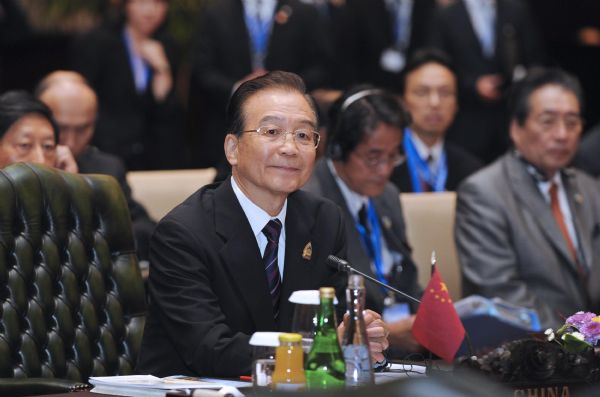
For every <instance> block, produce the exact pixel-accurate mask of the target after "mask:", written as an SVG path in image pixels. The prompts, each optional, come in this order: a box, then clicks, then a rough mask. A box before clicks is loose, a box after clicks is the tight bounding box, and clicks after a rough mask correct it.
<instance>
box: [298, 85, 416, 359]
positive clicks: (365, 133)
mask: <svg viewBox="0 0 600 397" xmlns="http://www.w3.org/2000/svg"><path fill="white" fill-rule="evenodd" d="M407 123H408V115H407V114H406V113H405V112H404V111H403V109H402V107H401V105H400V104H399V102H398V100H397V99H396V98H395V97H394V96H393V95H391V94H390V93H388V92H386V91H384V90H380V89H377V88H374V87H371V86H359V87H356V88H354V89H350V90H349V91H347V92H346V93H345V94H344V95H342V97H341V98H340V99H339V100H338V101H336V103H334V105H333V106H332V109H331V118H330V121H329V128H328V131H329V138H328V146H327V155H326V158H323V159H321V160H319V161H318V162H317V163H316V165H315V169H314V172H313V175H312V177H311V179H310V180H309V182H308V183H307V184H306V185H305V186H304V189H305V190H308V191H311V192H313V193H316V194H319V195H321V196H323V197H326V198H329V199H330V200H333V201H334V202H336V203H337V204H338V205H339V206H340V207H341V208H342V210H343V212H344V214H345V217H346V219H345V228H346V241H347V243H348V244H347V245H348V252H347V259H348V261H349V262H350V263H351V264H352V265H353V266H355V267H356V268H357V269H359V270H361V271H363V272H365V273H367V274H369V275H371V276H373V277H376V278H377V279H379V280H380V281H382V282H385V283H388V284H391V285H392V286H394V287H396V288H398V289H400V290H401V291H403V292H406V293H407V294H409V295H412V296H414V297H417V298H418V297H420V295H421V289H420V287H419V285H418V282H417V268H416V266H415V264H414V262H413V261H412V258H411V256H410V247H409V246H408V243H407V241H406V234H405V231H404V220H403V218H402V209H401V207H400V199H399V193H400V192H399V191H398V189H397V188H396V187H395V186H393V185H392V184H391V183H390V182H389V178H390V175H391V174H392V171H393V170H394V167H396V166H397V165H398V164H400V163H401V162H402V161H403V155H402V148H401V147H402V131H403V130H404V128H405V127H406V125H407ZM366 300H367V302H366V306H367V308H370V309H373V310H375V311H378V312H379V313H383V315H384V318H385V321H386V322H387V323H388V325H389V330H390V335H389V341H390V346H391V347H392V349H391V352H392V354H393V355H395V356H397V357H401V356H402V355H404V354H406V353H409V352H416V351H419V350H420V349H421V348H420V346H419V345H418V343H417V342H416V341H415V340H414V339H413V337H412V334H411V332H410V331H411V327H412V323H413V321H414V314H412V313H415V311H416V307H414V304H413V305H412V306H411V305H410V301H405V300H403V299H402V298H401V297H398V296H395V295H393V294H391V293H388V291H386V290H384V289H383V288H381V287H379V286H376V285H368V286H367V299H366Z"/></svg>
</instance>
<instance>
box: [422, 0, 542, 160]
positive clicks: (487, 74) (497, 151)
mask: <svg viewBox="0 0 600 397" xmlns="http://www.w3.org/2000/svg"><path fill="white" fill-rule="evenodd" d="M430 26H431V38H430V40H431V42H430V44H432V45H434V46H435V47H438V48H439V49H441V50H443V51H444V52H445V53H446V54H448V55H449V56H450V57H451V58H452V61H453V63H454V66H455V68H456V75H457V76H458V95H459V96H458V98H459V103H460V108H459V111H458V114H457V116H456V120H455V122H454V125H453V126H452V128H451V130H450V131H449V133H448V139H449V140H452V141H454V142H456V143H457V144H458V145H460V146H461V147H463V148H465V149H467V150H468V151H469V152H471V153H472V154H473V155H475V156H477V157H479V158H481V159H482V160H483V161H485V162H490V161H492V160H494V159H495V158H496V157H498V156H499V155H501V154H502V153H503V152H504V151H505V150H506V148H507V146H508V139H507V137H506V126H507V116H506V111H505V107H506V102H505V100H504V98H505V92H506V89H507V88H508V87H509V86H510V83H511V82H512V80H513V77H522V74H523V71H524V68H527V67H529V66H531V65H534V64H540V63H542V61H543V58H544V56H543V50H542V43H541V39H540V34H539V32H538V30H537V29H535V24H534V22H533V20H532V18H531V16H530V13H529V12H528V9H527V4H524V2H522V1H518V0H457V1H454V2H452V3H451V4H450V5H448V6H446V7H442V8H440V9H439V11H438V12H437V13H436V15H435V16H434V20H433V23H432V24H431V25H430Z"/></svg>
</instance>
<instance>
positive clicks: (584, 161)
mask: <svg viewBox="0 0 600 397" xmlns="http://www.w3.org/2000/svg"><path fill="white" fill-rule="evenodd" d="M599 153H600V125H596V126H595V127H594V128H592V130H591V131H589V132H587V133H586V134H585V135H584V137H583V139H582V140H581V143H580V144H579V148H578V149H577V155H576V156H575V158H574V159H573V165H574V166H575V167H577V168H579V169H582V170H584V171H585V172H587V173H589V174H591V175H593V176H595V177H599V176H600V156H599Z"/></svg>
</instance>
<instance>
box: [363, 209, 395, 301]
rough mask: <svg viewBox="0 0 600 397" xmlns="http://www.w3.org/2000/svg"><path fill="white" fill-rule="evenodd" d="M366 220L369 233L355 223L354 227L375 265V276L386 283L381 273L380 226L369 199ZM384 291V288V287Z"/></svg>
mask: <svg viewBox="0 0 600 397" xmlns="http://www.w3.org/2000/svg"><path fill="white" fill-rule="evenodd" d="M367 222H368V223H369V225H370V226H371V234H370V235H369V233H368V232H367V230H366V229H365V227H364V226H363V225H361V224H360V222H357V223H356V228H357V229H358V233H359V234H360V237H361V240H362V242H363V244H364V246H365V247H366V248H367V252H368V253H369V257H370V258H371V260H372V261H373V263H374V265H375V276H376V277H377V280H379V281H381V282H382V283H387V280H386V278H385V275H384V274H383V256H382V254H381V228H380V226H379V220H378V219H377V213H376V212H375V206H374V205H373V201H372V200H371V199H369V202H368V205H367ZM384 292H385V289H384Z"/></svg>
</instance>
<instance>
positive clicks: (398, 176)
mask: <svg viewBox="0 0 600 397" xmlns="http://www.w3.org/2000/svg"><path fill="white" fill-rule="evenodd" d="M444 150H445V151H446V162H447V163H448V178H447V179H446V186H445V189H446V191H455V190H456V189H457V188H458V185H460V183H461V182H462V181H463V179H465V178H466V177H468V176H469V175H471V174H472V173H474V172H475V171H477V170H479V169H480V168H481V167H483V163H482V162H481V160H479V159H478V158H477V157H475V156H473V155H472V154H471V153H469V152H467V151H466V150H464V149H463V148H461V147H460V146H457V145H454V144H452V143H451V142H447V141H446V142H444ZM390 181H391V182H392V183H393V184H394V185H396V187H398V189H400V191H401V192H404V193H408V192H413V191H414V188H413V185H412V180H411V179H410V173H409V172H408V162H407V161H405V162H403V163H402V164H400V165H399V166H398V167H396V168H395V169H394V172H393V173H392V176H391V177H390Z"/></svg>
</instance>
